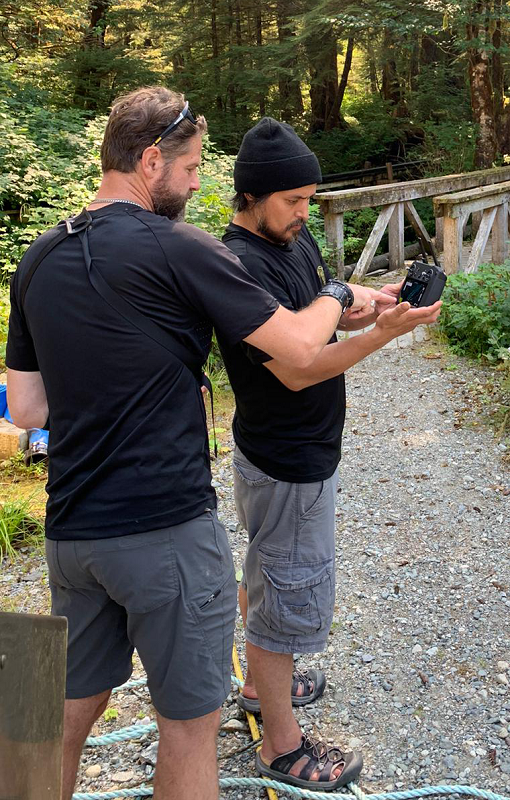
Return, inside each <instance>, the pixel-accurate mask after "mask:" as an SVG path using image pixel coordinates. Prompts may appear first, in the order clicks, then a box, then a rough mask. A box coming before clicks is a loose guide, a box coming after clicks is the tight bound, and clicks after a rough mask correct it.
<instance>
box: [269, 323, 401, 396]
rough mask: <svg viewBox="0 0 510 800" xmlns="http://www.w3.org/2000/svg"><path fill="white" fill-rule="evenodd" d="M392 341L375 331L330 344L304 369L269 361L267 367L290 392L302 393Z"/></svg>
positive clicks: (339, 373) (388, 336) (338, 373)
mask: <svg viewBox="0 0 510 800" xmlns="http://www.w3.org/2000/svg"><path fill="white" fill-rule="evenodd" d="M391 338H392V336H391V335H389V334H384V333H383V332H381V331H380V330H378V329H377V328H373V329H372V330H370V331H367V332H366V333H361V334H360V335H359V336H352V337H350V338H349V339H346V340H344V341H341V342H335V343H333V344H328V345H327V346H326V347H324V348H323V349H322V351H321V352H320V353H319V355H318V356H317V358H316V359H315V361H314V362H313V363H312V364H311V365H309V366H308V367H306V368H304V369H299V368H296V367H291V366H289V365H288V364H282V363H280V362H277V361H269V362H267V363H266V364H265V366H266V367H267V369H269V370H270V371H271V372H272V373H273V374H274V375H275V376H276V377H277V378H278V379H279V380H280V381H281V382H282V383H284V384H285V386H287V387H288V388H289V389H291V390H292V391H300V390H301V389H306V388H307V387H308V386H314V385H315V384H317V383H322V381H326V380H328V379H329V378H335V377H336V376H337V375H341V374H342V373H343V372H345V371H346V370H348V369H349V368H350V367H352V366H354V364H357V363H358V361H361V360H362V359H364V358H366V356H368V355H370V354H371V353H373V352H375V351H376V350H378V349H379V348H380V347H382V346H383V345H385V344H387V342H389V341H390V340H391Z"/></svg>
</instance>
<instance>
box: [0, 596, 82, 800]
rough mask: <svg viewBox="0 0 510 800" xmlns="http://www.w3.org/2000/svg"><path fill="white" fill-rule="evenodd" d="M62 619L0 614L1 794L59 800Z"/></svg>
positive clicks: (7, 798) (5, 799) (4, 798)
mask: <svg viewBox="0 0 510 800" xmlns="http://www.w3.org/2000/svg"><path fill="white" fill-rule="evenodd" d="M66 644H67V620H66V619H65V618H64V617H50V616H42V615H40V616H39V615H36V614H10V613H5V612H2V613H0V798H1V800H60V797H61V793H62V775H61V773H62V733H63V719H64V692H65V673H66Z"/></svg>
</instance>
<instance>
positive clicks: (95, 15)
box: [74, 0, 110, 111]
mask: <svg viewBox="0 0 510 800" xmlns="http://www.w3.org/2000/svg"><path fill="white" fill-rule="evenodd" d="M109 7H110V0H91V2H90V3H89V7H88V14H89V24H88V27H87V30H86V31H85V34H84V36H83V40H82V44H81V47H80V54H81V58H79V59H78V61H77V66H76V76H75V89H74V102H75V104H76V105H77V106H78V107H80V108H83V109H85V110H87V111H95V110H97V108H98V107H99V94H100V90H101V83H102V81H103V79H104V77H105V74H106V73H105V70H104V69H102V68H101V62H100V60H98V59H97V58H96V59H92V58H87V53H92V52H93V51H101V50H104V47H105V36H106V26H107V22H106V16H107V14H108V10H109Z"/></svg>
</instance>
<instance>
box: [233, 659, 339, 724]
mask: <svg viewBox="0 0 510 800" xmlns="http://www.w3.org/2000/svg"><path fill="white" fill-rule="evenodd" d="M325 688H326V676H325V674H324V672H323V671H322V670H321V669H306V670H303V671H301V670H300V669H295V670H294V672H293V673H292V688H291V700H292V705H293V706H307V705H308V703H313V702H314V700H317V699H318V698H319V697H322V695H323V694H324V689H325ZM236 702H237V705H238V706H240V707H241V708H242V709H244V711H249V712H250V713H251V714H260V702H259V700H258V698H257V697H255V698H252V697H245V696H244V694H241V692H240V693H239V694H238V695H237V697H236Z"/></svg>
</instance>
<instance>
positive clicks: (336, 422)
mask: <svg viewBox="0 0 510 800" xmlns="http://www.w3.org/2000/svg"><path fill="white" fill-rule="evenodd" d="M234 181H235V189H236V195H235V197H234V201H233V205H234V209H235V211H236V213H235V216H234V220H233V223H231V224H230V225H229V226H228V228H227V232H226V234H225V236H224V237H223V241H224V242H225V244H226V245H227V247H229V248H230V249H231V250H232V252H233V253H235V254H236V255H237V256H238V257H239V259H240V260H241V262H242V263H243V264H244V266H245V267H246V268H247V270H248V272H250V274H251V275H252V276H253V277H254V278H256V279H257V280H258V281H259V283H260V284H261V285H262V286H263V287H264V288H265V289H267V290H268V291H269V292H270V293H271V294H273V295H274V297H276V299H277V300H278V301H279V302H280V303H281V304H282V305H283V306H284V307H286V308H288V309H290V310H292V311H298V310H299V309H301V308H303V307H305V306H307V305H309V304H310V303H311V302H312V300H313V299H314V297H315V296H316V295H317V293H318V292H321V293H327V294H331V295H332V296H335V297H336V298H337V299H338V301H339V302H340V303H341V305H342V311H343V315H342V317H341V322H340V324H339V327H341V328H343V329H344V330H356V329H360V328H364V327H366V326H368V325H370V324H371V323H373V322H375V326H374V327H373V328H372V329H371V330H370V331H368V332H366V333H362V334H360V335H358V336H355V337H352V338H350V339H348V340H345V341H340V342H337V340H336V336H333V337H332V339H331V340H330V343H329V344H328V345H326V347H325V348H324V350H323V352H322V354H321V355H320V356H319V358H318V359H317V360H316V361H315V362H314V364H313V365H312V366H311V367H309V368H306V369H295V368H293V367H287V366H286V365H284V364H282V363H280V362H279V361H278V360H276V359H272V358H271V356H269V355H267V354H266V353H265V352H263V351H262V350H260V349H257V348H256V347H253V346H251V345H249V344H245V343H240V344H236V345H234V346H231V345H229V344H228V343H226V342H225V341H224V340H223V339H222V338H221V336H220V346H221V349H222V353H223V357H224V360H225V365H226V368H227V371H228V373H229V377H230V381H231V384H232V388H233V390H234V393H235V396H236V413H235V416H234V423H233V429H234V438H235V441H236V449H235V453H234V467H235V469H234V487H235V499H236V506H237V511H238V516H239V519H240V522H241V524H242V525H243V527H244V528H245V529H246V530H247V531H248V538H249V544H248V548H247V553H246V558H245V564H244V577H243V583H242V585H241V588H240V590H239V601H240V606H241V612H242V615H243V619H244V623H245V629H246V653H247V659H248V672H247V676H246V681H245V685H244V689H243V691H242V693H241V694H239V696H238V703H239V705H240V706H241V707H242V708H244V709H246V710H248V711H252V712H255V711H258V710H261V712H262V716H263V720H264V741H263V745H262V748H261V750H260V751H259V752H258V753H257V756H256V763H257V769H258V771H259V772H260V773H261V774H262V775H266V776H268V777H271V778H274V779H277V780H283V781H287V782H288V783H292V784H294V785H297V786H301V787H305V788H312V789H313V788H320V789H322V790H323V789H335V788H338V787H340V786H344V785H345V784H347V783H349V782H350V781H352V780H354V779H355V778H356V777H357V776H358V774H359V773H360V771H361V767H362V757H361V754H359V753H343V752H342V751H341V750H340V748H339V747H331V746H326V744H324V743H323V742H320V741H316V740H314V739H312V738H311V737H309V736H308V735H307V734H304V733H302V732H301V730H300V729H299V726H298V724H297V722H296V720H295V719H294V716H293V714H292V705H295V706H303V705H306V704H307V703H310V702H312V701H314V700H315V699H316V698H318V697H320V696H321V694H322V693H323V692H324V689H325V685H326V679H325V676H324V674H323V672H321V671H320V670H318V669H308V670H305V671H300V670H294V669H293V654H294V653H313V652H318V651H321V650H323V649H324V647H325V645H326V641H327V637H328V633H329V629H330V627H331V621H332V616H333V608H334V601H335V565H334V558H335V496H336V489H337V466H338V462H339V460H340V449H341V438H342V429H343V424H344V417H345V385H344V377H343V373H344V371H345V370H346V369H348V368H349V367H351V366H352V365H353V364H356V363H357V362H358V361H360V360H361V359H363V358H365V356H367V355H369V354H370V353H372V352H374V351H375V350H377V349H379V348H380V347H382V346H383V345H384V344H386V343H387V342H389V341H390V340H391V339H393V338H395V337H396V336H400V335H402V334H403V333H404V332H408V331H411V330H413V329H414V328H415V327H416V326H417V325H418V324H430V323H432V322H434V321H435V319H436V318H437V316H438V314H439V309H440V303H436V304H435V305H434V306H431V307H430V308H426V309H410V308H409V306H408V305H407V304H404V305H403V306H402V305H399V306H396V297H397V296H398V292H399V288H400V284H390V285H388V286H386V287H384V288H383V289H382V292H375V291H374V290H372V289H368V288H366V287H362V286H354V285H353V286H348V285H346V284H343V283H341V282H340V281H336V280H332V279H331V278H330V275H329V272H328V268H327V266H326V264H325V262H324V260H323V258H322V256H321V253H320V250H319V248H318V246H317V243H316V242H315V240H314V239H313V237H312V236H311V234H310V233H309V231H308V230H307V228H306V224H305V223H306V221H307V219H308V204H309V201H310V198H311V197H312V196H313V195H314V193H315V190H316V185H317V183H319V182H320V181H321V171H320V167H319V163H318V161H317V158H316V156H315V155H314V154H313V153H312V152H311V150H310V149H309V148H308V147H307V146H306V144H305V143H304V142H303V141H302V140H301V139H300V138H299V137H298V136H297V134H296V133H295V131H294V130H293V128H292V127H291V126H290V125H287V124H286V123H280V122H277V121H276V120H274V119H272V118H270V117H265V118H264V119H262V120H261V121H260V122H259V123H258V124H257V125H255V126H254V127H253V128H252V129H251V130H249V131H248V132H247V133H246V135H245V137H244V139H243V142H242V144H241V148H240V151H239V154H238V157H237V160H236V163H235V167H234ZM321 275H323V276H324V277H325V282H324V281H323V280H322V279H321ZM323 284H324V285H323ZM354 298H356V305H357V306H358V305H359V304H360V298H364V300H365V304H364V305H363V307H362V308H361V309H360V310H356V311H353V310H352V308H351V306H352V302H353V299H354Z"/></svg>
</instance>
